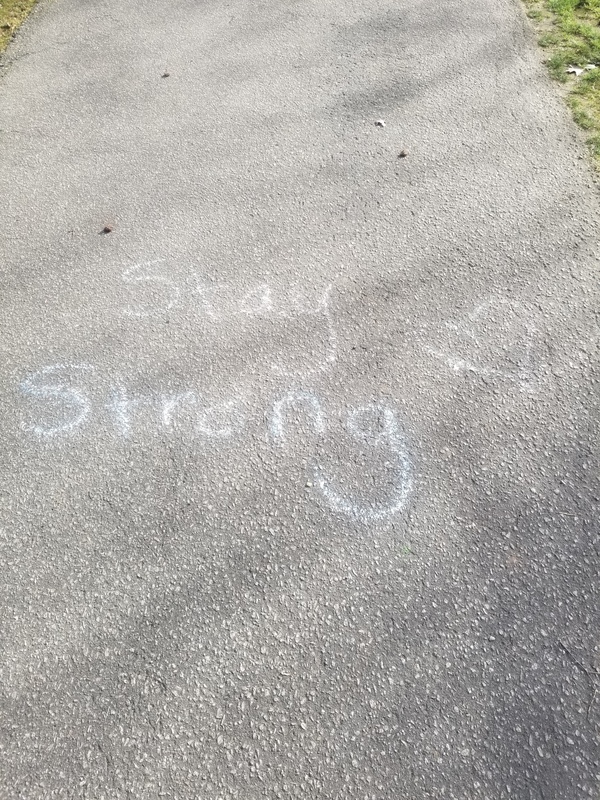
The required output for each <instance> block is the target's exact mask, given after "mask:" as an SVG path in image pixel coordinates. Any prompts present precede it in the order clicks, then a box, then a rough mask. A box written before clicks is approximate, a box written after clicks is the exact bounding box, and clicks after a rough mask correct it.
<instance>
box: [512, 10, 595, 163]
mask: <svg viewBox="0 0 600 800" xmlns="http://www.w3.org/2000/svg"><path fill="white" fill-rule="evenodd" d="M523 1H524V3H525V7H526V9H527V16H528V17H529V18H530V19H531V20H532V22H533V25H534V27H535V28H536V30H537V31H538V41H539V44H540V46H541V47H543V48H544V49H545V50H546V51H547V56H546V59H545V61H546V64H547V65H548V68H549V70H550V74H551V75H552V77H553V78H554V79H555V80H557V81H560V82H561V83H563V84H566V88H567V94H568V102H569V106H570V107H571V110H572V111H573V117H574V119H575V121H576V122H577V123H578V124H579V125H580V126H581V127H582V128H583V129H584V130H585V131H588V132H589V134H590V137H589V140H588V141H589V145H590V148H591V151H592V154H593V156H594V158H595V159H596V164H597V166H598V167H599V168H600V0H523ZM586 64H597V65H598V69H595V70H589V71H586V72H584V73H583V74H582V75H580V76H578V77H575V76H574V75H569V74H568V73H567V68H568V67H570V66H574V67H585V66H586Z"/></svg>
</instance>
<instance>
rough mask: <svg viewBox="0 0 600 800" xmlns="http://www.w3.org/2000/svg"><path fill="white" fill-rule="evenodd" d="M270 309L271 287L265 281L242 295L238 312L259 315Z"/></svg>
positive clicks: (266, 312)
mask: <svg viewBox="0 0 600 800" xmlns="http://www.w3.org/2000/svg"><path fill="white" fill-rule="evenodd" d="M272 309H273V301H272V299H271V287H270V286H269V285H268V284H267V283H261V284H259V285H258V286H256V287H255V288H254V289H251V290H250V291H249V292H247V293H246V294H245V295H244V297H242V299H241V301H240V308H239V311H240V314H248V315H250V316H260V315H262V314H268V313H269V312H270V311H271V310H272Z"/></svg>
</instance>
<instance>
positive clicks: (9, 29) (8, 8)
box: [0, 0, 37, 53]
mask: <svg viewBox="0 0 600 800" xmlns="http://www.w3.org/2000/svg"><path fill="white" fill-rule="evenodd" d="M36 2H37V0H0V53H2V52H3V51H4V50H5V49H6V46H7V45H8V43H9V42H10V40H11V39H12V37H13V36H14V35H15V31H16V30H17V28H18V27H19V25H20V24H21V23H22V22H23V20H24V19H25V17H26V16H27V15H28V14H29V12H30V11H31V9H32V8H33V6H34V5H35V4H36Z"/></svg>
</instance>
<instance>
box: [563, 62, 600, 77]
mask: <svg viewBox="0 0 600 800" xmlns="http://www.w3.org/2000/svg"><path fill="white" fill-rule="evenodd" d="M597 68H598V65H597V64H586V65H585V67H574V66H573V65H572V64H570V65H569V66H568V67H567V72H568V73H569V74H570V75H576V76H577V77H579V76H580V75H581V74H582V73H583V72H586V70H590V69H597Z"/></svg>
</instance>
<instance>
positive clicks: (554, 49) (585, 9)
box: [0, 0, 600, 168]
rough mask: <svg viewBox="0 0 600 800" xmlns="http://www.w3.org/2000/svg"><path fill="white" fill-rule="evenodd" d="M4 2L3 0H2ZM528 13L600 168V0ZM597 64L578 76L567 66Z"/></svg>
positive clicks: (551, 1) (567, 1) (537, 6)
mask: <svg viewBox="0 0 600 800" xmlns="http://www.w3.org/2000/svg"><path fill="white" fill-rule="evenodd" d="M0 2H1V0H0ZM523 2H524V3H525V7H526V10H527V16H528V17H529V18H530V19H531V20H532V22H533V25H534V27H535V28H536V30H537V32H538V42H539V44H540V46H541V47H543V48H544V49H545V50H546V51H547V58H546V59H545V60H546V64H547V65H548V69H549V70H550V74H551V75H552V77H553V78H554V79H555V80H557V81H560V82H561V83H563V84H566V89H567V93H568V102H569V106H570V107H571V110H572V111H573V117H574V119H575V121H576V122H577V123H578V125H580V126H581V128H583V129H584V130H585V131H588V132H589V133H590V138H589V140H588V143H589V145H590V149H591V151H592V154H593V156H594V158H595V160H596V165H597V166H598V168H600V0H523ZM588 64H597V65H598V68H597V69H593V70H589V71H585V72H583V73H582V74H581V75H579V76H575V75H569V74H568V73H567V68H568V67H571V66H573V67H581V68H585V67H586V66H587V65H588Z"/></svg>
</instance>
